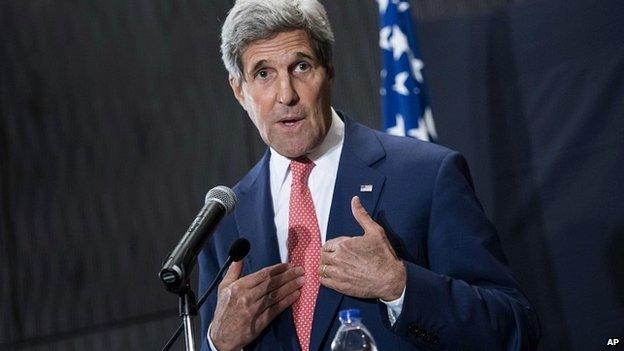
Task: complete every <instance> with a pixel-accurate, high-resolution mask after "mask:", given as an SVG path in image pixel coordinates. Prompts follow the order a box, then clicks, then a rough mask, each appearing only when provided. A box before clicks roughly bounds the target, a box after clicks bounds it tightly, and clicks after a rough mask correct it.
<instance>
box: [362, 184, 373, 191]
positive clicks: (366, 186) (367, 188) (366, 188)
mask: <svg viewBox="0 0 624 351" xmlns="http://www.w3.org/2000/svg"><path fill="white" fill-rule="evenodd" d="M360 192H361V193H371V192H373V184H362V185H360Z"/></svg>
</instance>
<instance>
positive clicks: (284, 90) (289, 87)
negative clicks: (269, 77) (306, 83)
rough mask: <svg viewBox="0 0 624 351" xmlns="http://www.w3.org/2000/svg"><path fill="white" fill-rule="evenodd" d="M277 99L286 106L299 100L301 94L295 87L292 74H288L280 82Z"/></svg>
mask: <svg viewBox="0 0 624 351" xmlns="http://www.w3.org/2000/svg"><path fill="white" fill-rule="evenodd" d="M277 100H278V102H279V103H280V104H282V105H286V106H293V105H296V104H297V102H299V95H298V94H297V90H296V89H295V87H294V85H293V81H292V77H291V76H290V75H286V76H285V77H283V78H282V79H280V82H279V92H278V96H277Z"/></svg>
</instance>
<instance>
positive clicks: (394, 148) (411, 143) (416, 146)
mask: <svg viewBox="0 0 624 351" xmlns="http://www.w3.org/2000/svg"><path fill="white" fill-rule="evenodd" d="M376 135H377V137H378V138H379V141H380V142H381V144H382V145H383V147H384V149H385V151H386V157H388V158H390V159H393V160H396V161H399V162H401V161H402V162H410V163H411V162H417V163H419V164H423V163H424V164H432V165H439V164H440V163H441V162H442V161H443V160H444V158H446V157H447V156H448V155H450V154H458V153H457V151H454V150H452V149H449V148H447V147H445V146H442V145H439V144H435V143H431V142H428V141H422V140H418V139H415V138H410V137H402V136H396V135H390V134H387V133H384V132H381V131H376Z"/></svg>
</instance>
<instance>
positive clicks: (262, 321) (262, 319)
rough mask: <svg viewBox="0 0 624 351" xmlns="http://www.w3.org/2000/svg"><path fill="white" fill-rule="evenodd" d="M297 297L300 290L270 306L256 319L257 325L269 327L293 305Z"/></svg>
mask: <svg viewBox="0 0 624 351" xmlns="http://www.w3.org/2000/svg"><path fill="white" fill-rule="evenodd" d="M299 295H301V290H299V289H297V290H295V291H293V292H292V293H290V294H289V295H288V296H286V297H285V298H283V299H281V300H279V301H278V302H277V303H275V304H273V305H271V306H270V307H269V308H267V309H266V310H264V312H263V313H262V314H261V315H260V316H259V317H258V324H259V325H261V326H263V327H265V326H267V325H269V323H271V321H272V320H273V319H275V317H277V316H278V315H279V314H280V313H282V312H283V311H284V310H285V309H286V308H288V307H289V306H291V305H292V304H293V303H295V301H297V299H298V298H299Z"/></svg>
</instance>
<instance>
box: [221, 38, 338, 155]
mask: <svg viewBox="0 0 624 351" xmlns="http://www.w3.org/2000/svg"><path fill="white" fill-rule="evenodd" d="M242 62H243V75H244V79H243V81H242V82H241V83H240V84H239V83H238V82H237V81H236V79H235V78H230V86H231V87H232V90H233V91H234V95H235V96H236V99H237V100H238V102H239V103H240V104H241V106H243V108H244V109H245V110H246V111H247V113H248V114H249V117H250V118H251V120H252V121H253V123H254V124H255V125H256V128H258V131H259V132H260V137H262V140H264V142H265V143H266V144H267V145H269V146H271V147H272V148H274V149H275V150H276V151H277V152H279V153H280V154H281V155H283V156H286V157H290V158H295V157H299V156H303V155H305V154H307V153H308V152H309V151H310V150H312V149H313V148H314V147H316V146H317V145H319V144H320V143H321V142H322V141H323V139H324V138H325V135H326V134H327V131H328V130H329V127H330V124H331V108H330V84H331V78H332V72H328V69H326V68H325V67H324V66H322V65H321V63H320V61H319V59H318V58H317V57H316V54H315V52H314V49H313V48H312V45H311V44H310V39H309V38H308V35H307V34H306V32H304V31H302V30H293V31H289V32H282V33H279V34H278V35H276V36H275V37H273V38H271V39H266V40H259V41H256V42H253V43H252V44H250V45H249V46H248V47H247V49H246V50H245V52H244V53H243V56H242Z"/></svg>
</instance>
